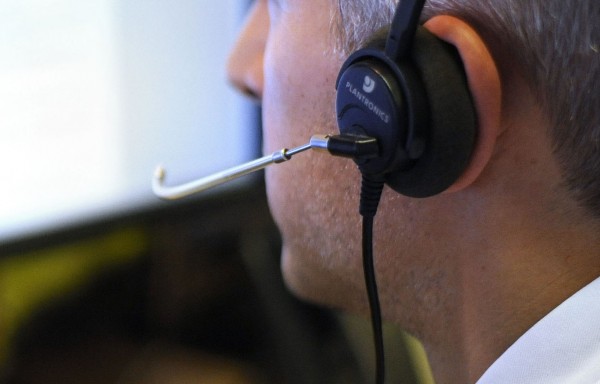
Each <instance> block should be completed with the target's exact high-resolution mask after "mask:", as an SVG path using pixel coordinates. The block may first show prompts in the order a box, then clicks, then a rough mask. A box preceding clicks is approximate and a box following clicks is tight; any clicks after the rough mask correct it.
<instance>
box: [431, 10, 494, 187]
mask: <svg viewBox="0 0 600 384" xmlns="http://www.w3.org/2000/svg"><path fill="white" fill-rule="evenodd" d="M424 26H425V28H427V29H428V30H429V31H430V32H431V33H433V34H434V35H435V36H437V37H438V38H440V39H441V40H444V41H446V42H447V43H449V44H451V45H453V46H454V47H455V48H456V49H457V51H458V53H459V55H460V57H461V59H462V62H463V65H464V69H465V74H466V77H467V83H468V87H469V90H470V92H471V96H472V100H473V104H474V107H475V111H476V115H477V138H476V142H475V146H474V148H473V152H472V154H471V158H470V160H469V163H468V165H467V167H466V168H465V170H464V171H463V173H462V174H461V176H460V177H459V178H458V179H457V180H456V181H455V182H454V183H453V184H452V185H451V186H450V187H449V188H448V189H446V191H445V193H448V192H456V191H460V190H462V189H464V188H466V187H468V186H469V185H471V184H472V183H473V182H474V181H475V180H476V179H477V178H478V177H479V175H480V174H481V172H482V171H483V169H484V168H485V166H486V165H487V164H488V162H489V160H490V158H491V156H492V153H493V151H494V146H495V143H496V138H497V137H498V135H499V134H500V131H501V130H500V110H501V100H502V97H501V95H502V90H501V83H500V76H499V73H498V68H497V66H496V63H495V61H494V59H493V58H492V55H491V54H490V52H489V50H488V49H487V46H486V45H485V43H484V41H483V40H482V39H481V37H480V36H479V34H478V33H477V32H476V31H475V30H474V29H473V28H472V27H471V26H470V25H468V24H467V23H465V22H464V21H462V20H460V19H458V18H456V17H453V16H446V15H442V16H435V17H433V18H431V19H430V20H428V21H427V22H426V23H425V24H424Z"/></svg>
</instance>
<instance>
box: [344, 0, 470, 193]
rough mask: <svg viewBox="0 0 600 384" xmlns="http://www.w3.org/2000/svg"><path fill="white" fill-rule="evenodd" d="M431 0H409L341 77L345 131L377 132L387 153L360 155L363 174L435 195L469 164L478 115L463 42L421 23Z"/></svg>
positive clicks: (402, 189)
mask: <svg viewBox="0 0 600 384" xmlns="http://www.w3.org/2000/svg"><path fill="white" fill-rule="evenodd" d="M424 3H425V0H401V2H400V3H399V5H398V7H397V8H396V11H395V15H394V19H393V23H392V25H391V27H390V29H389V32H388V33H387V37H386V36H385V32H383V33H382V32H378V33H377V34H376V35H375V36H374V38H373V39H372V40H371V41H370V43H369V44H368V45H367V46H366V47H364V48H362V49H359V50H358V51H356V52H354V53H353V54H352V55H350V57H349V58H348V59H347V60H346V62H345V63H344V65H343V66H342V68H341V70H340V73H339V75H338V79H337V82H336V89H337V98H336V111H337V119H338V127H339V130H340V133H342V134H350V135H359V136H370V137H374V138H376V139H377V142H378V143H379V156H378V157H375V158H372V159H368V160H357V164H358V165H359V168H360V170H361V172H362V173H363V174H367V175H373V176H376V177H382V178H383V179H384V180H385V182H386V184H387V185H389V186H390V187H391V188H392V189H394V190H395V191H397V192H399V193H401V194H403V195H406V196H411V197H428V196H432V195H435V194H438V193H440V192H442V191H444V190H445V189H447V188H448V187H449V186H450V185H451V184H452V183H454V182H455V181H456V179H457V178H458V177H459V176H460V175H461V173H462V172H463V170H464V169H465V167H466V165H467V163H468V161H469V159H470V156H471V152H472V150H473V146H474V143H475V138H476V126H477V118H476V114H475V108H474V107H473V103H472V99H471V95H470V92H469V89H468V86H467V81H466V75H465V72H464V67H463V64H462V61H461V59H460V57H459V55H458V53H457V51H456V49H455V48H454V47H453V46H451V45H450V44H447V43H445V42H443V41H442V40H440V39H439V38H437V37H435V36H434V35H433V34H431V33H430V32H428V31H427V30H426V29H425V28H424V27H422V26H419V18H420V15H421V12H422V9H423V6H424Z"/></svg>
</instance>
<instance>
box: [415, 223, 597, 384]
mask: <svg viewBox="0 0 600 384" xmlns="http://www.w3.org/2000/svg"><path fill="white" fill-rule="evenodd" d="M550 227H551V226H550ZM550 227H549V226H546V227H539V226H538V227H535V228H536V230H535V231H525V230H524V228H512V229H511V231H513V232H514V231H516V232H515V233H513V234H512V235H511V236H510V240H507V237H505V238H504V243H500V242H496V243H495V244H501V245H500V246H498V245H495V246H494V247H490V245H489V242H488V241H489V239H487V240H486V241H483V242H480V243H479V245H480V250H484V251H481V252H480V253H478V254H477V253H464V254H463V255H462V256H461V261H460V264H461V265H462V266H463V267H462V268H460V270H461V272H460V274H461V277H460V279H457V280H456V281H460V284H461V286H460V287H456V288H455V289H456V291H457V292H460V294H456V295H455V296H454V297H455V299H456V300H455V302H454V303H453V305H452V306H451V307H450V306H445V308H446V310H447V311H448V312H447V313H446V314H445V316H440V317H439V319H440V320H441V322H436V323H435V324H432V328H431V329H428V330H427V331H428V335H427V336H425V337H424V340H423V342H424V346H425V349H426V350H427V352H428V355H429V358H430V363H431V367H432V369H433V372H434V376H435V377H436V382H437V383H438V384H443V383H457V382H462V383H474V382H476V381H477V379H478V378H479V377H481V375H483V373H484V372H485V370H486V369H487V368H488V367H489V366H490V365H492V364H493V362H494V361H495V360H496V359H497V358H498V357H499V356H500V355H501V354H502V353H503V352H504V351H505V350H506V349H507V348H508V347H510V345H512V344H513V343H514V342H515V341H516V340H517V339H518V338H519V337H520V336H521V335H522V334H523V333H525V332H526V331H527V330H528V329H529V328H531V327H532V326H533V325H534V324H535V323H536V322H537V321H539V320H540V319H541V318H543V317H544V316H545V315H546V314H547V313H549V312H550V311H551V310H552V309H554V308H555V307H556V306H557V305H559V304H560V303H561V302H563V301H564V300H566V299H567V298H568V297H570V296H571V295H573V294H574V293H575V292H577V291H578V290H579V289H581V288H583V287H584V286H585V285H587V284H588V283H589V282H591V281H593V280H594V279H595V278H596V277H598V276H600V265H599V263H598V260H600V254H599V252H598V250H599V249H600V244H599V243H598V240H597V236H596V235H595V234H594V233H593V232H596V231H590V230H589V227H588V228H578V227H577V226H575V227H569V228H568V229H567V228H564V227H563V228H561V230H560V231H558V228H550ZM596 233H597V232H596ZM555 239H560V240H561V241H562V242H563V243H557V242H556V241H555ZM565 239H569V240H568V241H567V243H568V244H567V243H564V242H565ZM450 308H452V309H450ZM434 327H435V329H434ZM440 330H441V331H440ZM431 336H432V337H431Z"/></svg>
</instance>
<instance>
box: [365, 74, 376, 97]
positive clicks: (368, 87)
mask: <svg viewBox="0 0 600 384" xmlns="http://www.w3.org/2000/svg"><path fill="white" fill-rule="evenodd" d="M374 90H375V80H373V79H371V77H369V75H367V76H365V82H364V83H363V91H365V92H367V93H372V92H373V91H374Z"/></svg>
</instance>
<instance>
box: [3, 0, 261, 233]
mask: <svg viewBox="0 0 600 384" xmlns="http://www.w3.org/2000/svg"><path fill="white" fill-rule="evenodd" d="M248 3H249V1H242V0H220V1H210V2H205V1H198V0H177V1H166V0H150V1H148V0H129V1H119V0H85V1H81V0H53V1H47V0H19V1H4V2H0V31H1V33H0V166H1V167H2V170H1V171H0V174H1V178H0V180H1V184H0V243H2V242H5V241H9V240H10V239H14V238H18V237H23V236H28V235H30V234H34V233H37V232H40V231H42V232H43V231H46V230H48V229H52V228H56V227H62V226H71V225H74V224H76V223H78V222H84V221H87V220H93V219H94V218H98V217H101V216H106V215H111V214H115V213H118V212H122V211H124V210H132V209H139V208H142V207H146V206H151V205H154V204H159V203H160V202H159V200H158V199H157V198H156V197H155V196H154V195H153V194H152V192H151V178H152V174H153V171H154V168H155V166H157V165H158V164H159V163H160V164H162V165H163V166H164V167H165V168H166V169H167V170H168V171H169V175H168V176H169V177H168V183H173V184H176V183H181V182H185V181H188V180H191V179H194V178H196V177H200V176H204V175H206V174H209V173H212V172H215V171H218V170H221V169H223V168H227V167H230V166H232V165H235V164H238V163H240V162H243V161H247V160H249V159H250V158H253V157H254V156H256V155H257V152H258V148H259V143H258V139H257V137H258V130H257V129H256V125H257V124H256V120H257V118H256V116H257V114H256V106H255V105H253V104H252V103H250V102H248V101H246V100H244V99H243V97H242V96H240V95H238V94H236V93H235V91H234V90H233V89H231V87H230V86H228V84H227V79H226V74H225V63H226V58H227V55H228V51H229V50H230V48H231V46H232V44H233V42H234V40H235V36H236V34H237V32H238V30H239V28H240V27H241V22H242V19H243V16H244V14H245V10H246V8H247V6H248ZM238 185H239V184H238Z"/></svg>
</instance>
